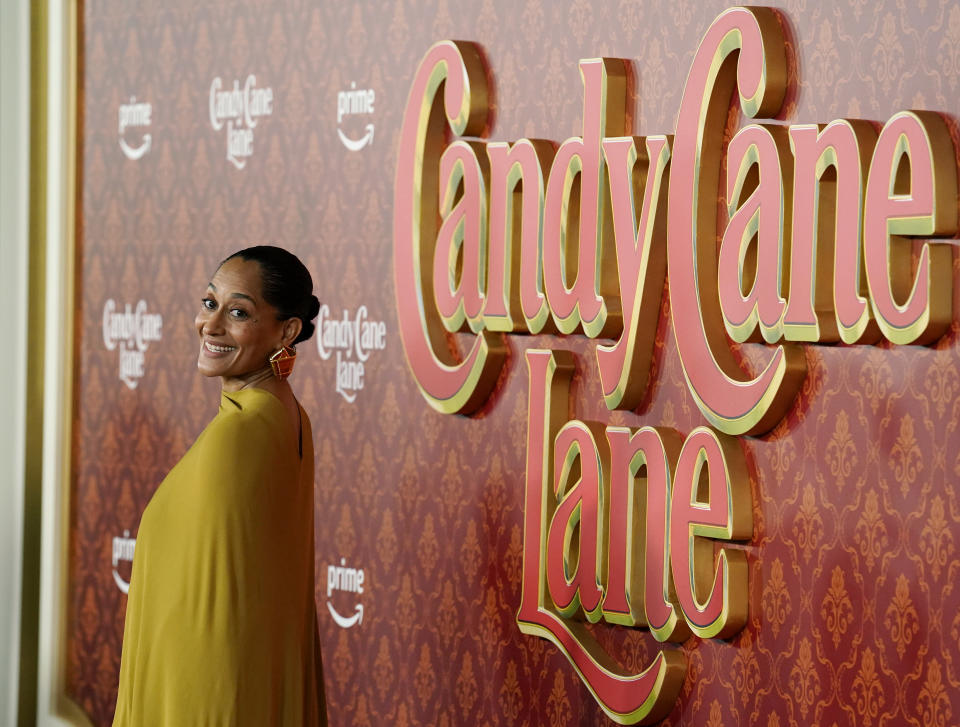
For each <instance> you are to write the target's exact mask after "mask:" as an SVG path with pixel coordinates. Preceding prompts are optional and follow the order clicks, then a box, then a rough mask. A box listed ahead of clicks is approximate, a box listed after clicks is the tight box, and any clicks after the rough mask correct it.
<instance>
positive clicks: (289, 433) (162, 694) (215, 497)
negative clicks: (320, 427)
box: [113, 388, 326, 727]
mask: <svg viewBox="0 0 960 727" xmlns="http://www.w3.org/2000/svg"><path fill="white" fill-rule="evenodd" d="M300 420H301V430H302V438H301V439H300V440H298V436H297V432H296V431H294V428H293V427H292V426H291V423H290V418H289V416H288V415H287V412H286V410H285V408H284V406H283V404H282V403H281V402H280V400H279V399H277V398H276V397H275V396H274V395H273V394H270V393H269V392H266V391H264V390H262V389H253V388H251V389H243V390H241V391H239V392H234V393H224V394H223V395H222V397H221V402H220V411H219V413H218V414H217V416H216V417H215V418H214V419H213V421H211V422H210V424H209V425H207V428H206V429H205V430H204V431H203V432H202V433H201V434H200V436H199V437H198V438H197V441H196V442H195V443H194V444H193V446H192V447H191V448H190V450H189V451H188V452H187V453H186V455H184V457H183V459H181V460H180V462H178V463H177V465H176V466H175V467H174V468H173V469H172V470H171V471H170V473H169V474H168V475H167V477H166V479H165V480H164V481H163V483H162V484H161V485H160V487H159V488H158V489H157V491H156V493H155V494H154V496H153V499H152V500H151V501H150V503H149V505H148V506H147V508H146V510H145V511H144V513H143V517H142V519H141V521H140V530H139V533H138V535H137V544H136V551H135V554H134V562H133V573H132V576H131V580H130V593H129V600H128V602H127V612H126V625H125V629H124V637H123V654H122V658H121V664H120V688H119V695H118V698H117V709H116V714H115V717H114V722H113V724H114V727H191V726H194V725H196V726H197V727H201V726H202V727H208V726H209V727H220V726H223V727H244V726H246V725H249V726H250V727H271V726H276V727H300V726H301V725H311V726H312V725H322V724H326V716H325V706H324V701H323V683H322V670H321V665H320V650H319V643H318V640H317V623H316V609H315V603H314V548H313V446H312V434H311V429H310V422H309V419H308V418H307V416H306V413H305V412H304V411H303V410H302V409H301V410H300ZM301 447H302V456H301V454H300V449H301Z"/></svg>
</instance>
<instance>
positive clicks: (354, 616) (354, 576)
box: [327, 558, 366, 629]
mask: <svg viewBox="0 0 960 727" xmlns="http://www.w3.org/2000/svg"><path fill="white" fill-rule="evenodd" d="M365 575H366V574H365V573H364V570H363V568H351V567H349V566H347V559H346V558H341V559H340V565H328V566H327V610H328V611H330V616H331V617H332V618H333V621H334V623H336V624H337V626H339V627H340V628H342V629H349V628H351V627H353V626H358V625H360V624H361V623H363V604H362V603H356V604H354V605H353V610H352V612H350V611H348V613H347V615H346V616H342V615H341V614H340V612H339V611H338V610H337V609H336V608H335V607H334V605H333V600H332V599H333V594H334V593H335V592H337V591H339V592H342V593H352V594H355V595H354V599H355V600H359V598H360V596H362V595H363V583H364V579H365ZM341 608H342V607H341Z"/></svg>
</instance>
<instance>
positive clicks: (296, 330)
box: [283, 318, 303, 346]
mask: <svg viewBox="0 0 960 727" xmlns="http://www.w3.org/2000/svg"><path fill="white" fill-rule="evenodd" d="M302 329H303V321H301V320H300V319H299V318H288V319H287V320H285V321H284V322H283V345H284V346H292V345H293V342H294V341H295V340H296V339H297V336H299V335H300V331H301V330H302Z"/></svg>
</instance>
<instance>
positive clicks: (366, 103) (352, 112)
mask: <svg viewBox="0 0 960 727" xmlns="http://www.w3.org/2000/svg"><path fill="white" fill-rule="evenodd" d="M375 99H376V92H375V91H374V90H373V89H372V88H357V84H356V83H355V82H353V81H351V82H350V90H349V91H340V92H338V93H337V136H339V137H340V141H341V143H342V144H343V145H344V146H345V147H347V149H349V150H350V151H360V150H361V149H363V148H364V147H365V146H367V145H368V144H372V143H373V124H372V123H367V125H366V126H365V127H363V129H364V133H363V135H362V136H361V137H360V138H359V139H353V138H352V136H353V135H352V134H349V133H344V131H343V129H342V128H340V127H341V126H342V125H343V122H344V118H345V117H350V116H369V115H372V114H373V102H374V100H375ZM354 126H357V125H356V124H354Z"/></svg>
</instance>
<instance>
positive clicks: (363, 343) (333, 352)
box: [317, 304, 387, 404]
mask: <svg viewBox="0 0 960 727" xmlns="http://www.w3.org/2000/svg"><path fill="white" fill-rule="evenodd" d="M317 328H318V330H319V331H320V333H319V335H318V336H317V352H318V353H319V354H320V358H322V359H323V360H324V361H329V360H330V359H331V358H335V360H336V363H337V371H336V391H337V393H338V394H340V396H342V397H343V398H344V399H345V400H346V401H347V402H348V403H350V404H352V403H353V402H354V401H356V400H357V393H358V392H359V391H360V390H361V389H363V386H364V375H365V374H366V369H365V364H366V362H367V360H368V359H369V358H370V355H371V354H372V353H373V352H374V351H382V350H384V349H385V348H386V347H387V324H386V323H384V322H383V321H377V320H372V319H371V318H370V316H369V312H368V311H367V306H365V305H361V306H360V307H359V308H357V312H356V313H351V312H350V311H348V310H344V311H343V316H342V317H341V318H332V317H331V315H330V308H329V307H328V306H327V305H326V304H324V305H323V306H321V307H320V313H319V314H318V315H317Z"/></svg>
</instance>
